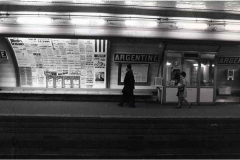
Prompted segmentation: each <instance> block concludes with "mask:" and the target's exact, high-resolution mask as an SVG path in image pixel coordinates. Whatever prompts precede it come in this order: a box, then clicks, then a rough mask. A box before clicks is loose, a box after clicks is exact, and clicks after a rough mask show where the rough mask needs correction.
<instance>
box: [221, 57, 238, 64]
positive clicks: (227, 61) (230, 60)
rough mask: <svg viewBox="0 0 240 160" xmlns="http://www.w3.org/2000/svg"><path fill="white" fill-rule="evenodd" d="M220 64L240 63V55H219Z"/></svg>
mask: <svg viewBox="0 0 240 160" xmlns="http://www.w3.org/2000/svg"><path fill="white" fill-rule="evenodd" d="M218 64H240V57H219V58H218Z"/></svg>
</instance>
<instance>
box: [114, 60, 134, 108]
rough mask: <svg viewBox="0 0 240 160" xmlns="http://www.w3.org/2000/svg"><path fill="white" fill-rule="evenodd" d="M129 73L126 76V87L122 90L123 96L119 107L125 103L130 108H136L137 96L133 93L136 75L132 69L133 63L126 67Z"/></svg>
mask: <svg viewBox="0 0 240 160" xmlns="http://www.w3.org/2000/svg"><path fill="white" fill-rule="evenodd" d="M126 71H127V73H126V75H125V78H124V87H123V90H122V93H123V94H122V98H121V101H120V103H119V104H118V106H119V107H123V105H124V103H126V104H127V105H128V107H130V108H135V98H134V95H133V90H134V88H135V87H134V83H135V80H134V75H133V71H132V66H131V64H128V65H127V69H126Z"/></svg>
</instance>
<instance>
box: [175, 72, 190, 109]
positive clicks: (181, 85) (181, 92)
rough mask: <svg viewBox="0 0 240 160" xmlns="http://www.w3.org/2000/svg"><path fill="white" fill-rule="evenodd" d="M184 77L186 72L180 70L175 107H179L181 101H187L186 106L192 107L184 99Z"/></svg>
mask: <svg viewBox="0 0 240 160" xmlns="http://www.w3.org/2000/svg"><path fill="white" fill-rule="evenodd" d="M185 77H186V73H185V72H181V74H180V82H179V83H178V92H177V96H178V106H177V107H176V108H181V107H182V102H185V103H187V104H188V108H191V107H192V104H191V103H189V102H188V101H187V100H186V97H187V89H186V85H187V81H186V79H185Z"/></svg>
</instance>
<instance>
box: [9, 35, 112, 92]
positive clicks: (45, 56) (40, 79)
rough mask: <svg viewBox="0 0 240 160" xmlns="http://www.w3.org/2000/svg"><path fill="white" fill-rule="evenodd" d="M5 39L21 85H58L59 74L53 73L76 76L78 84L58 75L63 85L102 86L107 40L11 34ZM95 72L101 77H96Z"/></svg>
mask: <svg viewBox="0 0 240 160" xmlns="http://www.w3.org/2000/svg"><path fill="white" fill-rule="evenodd" d="M8 40H9V42H10V44H11V46H12V48H13V51H14V54H15V56H16V59H17V63H18V67H19V72H20V81H21V82H20V84H21V87H23V86H28V87H47V88H51V87H57V88H58V87H61V78H58V77H56V76H64V77H65V76H71V77H75V76H78V77H79V84H78V82H77V81H78V80H74V84H75V85H74V86H71V85H73V82H71V84H69V82H68V79H66V82H65V79H64V78H62V87H63V88H65V87H67V88H68V87H74V88H75V87H76V88H79V87H81V88H82V87H83V88H105V87H106V59H107V45H108V43H107V40H97V39H49V38H15V37H14V38H8ZM26 68H28V69H26ZM51 72H54V74H50V73H51ZM50 75H52V76H50ZM99 76H101V77H102V78H103V80H101V81H99V80H98V79H97V77H99ZM54 78H57V79H54ZM52 80H53V81H52ZM70 81H71V80H70ZM77 84H78V85H77ZM55 85H56V86H55Z"/></svg>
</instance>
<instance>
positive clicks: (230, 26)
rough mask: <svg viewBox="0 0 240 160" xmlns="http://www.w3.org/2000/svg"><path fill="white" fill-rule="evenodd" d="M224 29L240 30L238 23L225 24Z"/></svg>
mask: <svg viewBox="0 0 240 160" xmlns="http://www.w3.org/2000/svg"><path fill="white" fill-rule="evenodd" d="M225 29H226V30H230V31H238V30H240V25H236V24H227V25H226V26H225Z"/></svg>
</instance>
